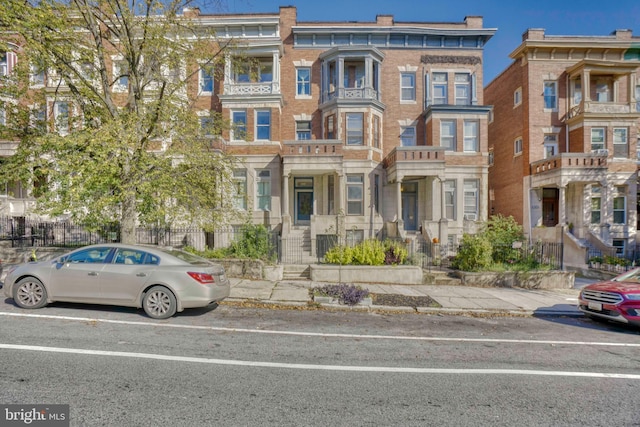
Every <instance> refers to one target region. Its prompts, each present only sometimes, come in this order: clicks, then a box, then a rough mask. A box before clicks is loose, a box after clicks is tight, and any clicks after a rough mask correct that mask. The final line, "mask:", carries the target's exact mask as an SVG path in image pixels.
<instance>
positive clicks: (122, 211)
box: [0, 0, 238, 242]
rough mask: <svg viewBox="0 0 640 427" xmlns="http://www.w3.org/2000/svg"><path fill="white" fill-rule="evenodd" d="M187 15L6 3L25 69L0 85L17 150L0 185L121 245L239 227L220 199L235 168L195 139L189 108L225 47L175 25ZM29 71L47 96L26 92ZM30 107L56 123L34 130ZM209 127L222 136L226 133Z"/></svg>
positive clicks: (116, 5)
mask: <svg viewBox="0 0 640 427" xmlns="http://www.w3.org/2000/svg"><path fill="white" fill-rule="evenodd" d="M191 3H192V0H176V1H171V2H166V1H163V0H149V1H146V2H133V3H132V2H128V1H126V0H100V1H94V0H91V1H80V2H75V1H73V2H69V1H66V0H47V1H36V0H27V1H24V0H5V1H3V2H1V4H0V21H1V22H2V24H3V30H4V31H5V34H11V35H12V36H11V37H14V40H12V41H14V42H15V44H17V45H19V46H20V49H21V58H22V59H21V60H20V61H18V63H17V65H16V69H15V70H14V73H12V76H11V78H8V79H4V80H3V81H2V82H0V97H3V99H4V98H5V97H7V98H11V99H18V100H20V102H18V103H15V104H13V103H12V106H11V111H9V112H8V114H7V120H8V124H7V126H6V128H5V129H3V137H7V138H9V137H11V138H12V139H13V140H19V141H20V144H19V146H18V149H17V152H16V153H15V155H14V156H12V157H11V158H10V159H9V160H8V161H7V162H6V163H5V164H4V165H3V168H2V170H1V171H0V180H4V181H9V182H13V181H21V182H29V181H34V182H38V183H39V185H38V188H37V191H36V195H38V208H39V210H40V211H41V212H42V213H47V214H49V215H51V216H58V215H62V214H65V215H69V216H71V218H72V219H73V220H75V221H79V222H82V223H84V224H87V225H92V224H94V225H95V224H102V223H107V222H110V221H114V220H115V221H118V222H119V223H120V225H121V230H122V241H123V242H132V241H134V239H135V234H134V233H135V227H136V225H137V222H138V221H139V222H141V223H142V224H143V225H158V224H161V225H165V224H171V223H175V222H181V223H190V224H197V225H200V226H202V227H203V228H204V229H207V230H211V229H213V228H214V227H215V226H217V225H221V224H225V223H228V222H230V220H231V219H233V218H236V217H237V216H238V213H237V210H236V209H234V208H233V204H232V200H230V199H231V198H229V197H223V196H224V195H226V194H229V193H230V191H231V189H232V184H233V183H232V178H231V175H232V170H233V167H234V164H233V160H232V159H231V158H230V157H228V156H225V155H224V154H222V153H221V152H220V151H218V150H215V149H214V147H213V146H212V144H211V141H212V140H211V139H209V138H203V137H202V135H201V129H200V118H199V117H198V115H197V114H196V112H195V111H194V108H193V105H194V102H195V97H196V96H197V89H196V88H194V87H193V86H194V84H195V83H193V82H194V81H196V80H197V79H195V78H194V76H196V73H198V72H199V68H200V67H207V68H208V69H209V70H210V71H211V72H212V73H221V72H222V69H223V66H222V64H223V60H224V52H225V51H226V49H227V48H228V47H230V46H229V43H230V42H228V41H224V42H220V41H219V40H220V39H218V38H217V37H216V35H215V34H214V33H213V32H211V31H208V30H206V29H204V28H198V29H197V30H196V28H192V26H193V24H192V23H190V22H188V20H185V19H184V18H183V17H182V10H183V8H184V7H187V6H189V5H190V4H191ZM159 16H162V18H161V19H159V18H158V17H159ZM183 35H186V36H187V37H183ZM114 58H117V59H114ZM185 58H186V63H185ZM114 61H115V63H114ZM31 64H33V65H35V66H36V67H37V68H38V69H40V70H46V71H47V76H48V80H47V84H48V86H47V87H46V88H43V89H42V90H34V89H32V88H30V85H29V84H28V79H29V74H30V70H29V66H30V65H31ZM112 71H113V73H112ZM122 82H124V86H123V83H122ZM34 105H35V106H37V109H38V110H42V109H44V108H46V109H47V110H48V111H49V112H50V113H51V112H54V113H55V112H56V111H58V112H60V111H62V112H63V113H60V114H57V115H56V114H53V115H51V116H55V118H54V119H53V120H52V119H51V117H49V118H48V119H47V120H49V121H48V122H42V121H40V120H38V119H37V118H36V119H35V120H34V110H33V108H34ZM211 119H212V120H211V122H212V123H214V127H215V128H216V130H217V131H220V130H221V129H222V127H224V126H225V125H224V122H223V121H222V120H221V118H220V117H216V116H215V115H214V116H212V117H211ZM34 124H35V125H34ZM6 133H9V134H10V135H8V134H6Z"/></svg>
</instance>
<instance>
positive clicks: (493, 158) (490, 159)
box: [489, 148, 495, 166]
mask: <svg viewBox="0 0 640 427" xmlns="http://www.w3.org/2000/svg"><path fill="white" fill-rule="evenodd" d="M494 160H495V154H493V148H492V149H491V151H489V166H493V162H494Z"/></svg>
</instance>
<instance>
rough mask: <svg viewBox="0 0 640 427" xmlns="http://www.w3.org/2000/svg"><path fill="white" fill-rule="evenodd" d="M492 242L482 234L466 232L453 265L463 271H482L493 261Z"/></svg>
mask: <svg viewBox="0 0 640 427" xmlns="http://www.w3.org/2000/svg"><path fill="white" fill-rule="evenodd" d="M491 253H492V247H491V242H490V241H489V240H488V239H487V238H486V237H485V236H482V235H471V234H465V235H464V236H463V237H462V244H461V245H460V249H459V250H458V254H457V255H456V256H455V257H454V259H453V266H454V267H455V268H458V269H460V270H463V271H480V270H483V269H486V268H488V267H489V266H491V264H492V263H493V260H492V258H491Z"/></svg>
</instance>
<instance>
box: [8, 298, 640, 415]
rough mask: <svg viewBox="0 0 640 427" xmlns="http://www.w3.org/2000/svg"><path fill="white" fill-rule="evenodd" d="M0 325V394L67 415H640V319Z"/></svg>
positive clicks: (251, 317)
mask: <svg viewBox="0 0 640 427" xmlns="http://www.w3.org/2000/svg"><path fill="white" fill-rule="evenodd" d="M0 322H1V323H2V327H1V328H0V360H1V363H0V366H1V368H0V403H3V404H10V403H20V404H24V403H30V404H69V405H70V410H71V425H78V426H79V425H83V426H102V425H105V426H112V425H113V426H157V425H167V426H169V425H170V426H209V425H211V426H213V425H215V426H254V425H260V426H272V425H277V426H306V425H317V426H326V425H332V426H369V425H370V426H378V425H403V426H425V425H439V426H441V425H445V426H446V425H456V426H477V425H492V426H499V425H504V426H512V425H519V426H529V425H531V426H534V425H535V426H558V425H568V426H571V425H576V426H577V425H581V426H585V425H586V426H599V425H602V426H605V425H606V426H614V425H615V426H638V425H640V399H638V393H637V390H638V388H639V386H640V368H639V367H640V332H639V331H637V330H633V329H628V328H624V327H618V326H613V325H608V324H598V323H594V322H592V321H589V320H586V319H571V318H546V319H545V318H474V317H462V316H430V315H419V314H384V313H356V312H330V311H321V310H318V311H313V310H269V309H259V308H246V307H238V306H231V305H229V306H227V305H222V306H220V307H217V308H215V309H213V310H191V311H187V312H185V313H183V314H180V315H178V316H177V317H174V318H172V319H169V320H166V321H153V320H151V319H148V318H146V317H145V316H144V315H143V314H142V312H141V311H139V310H133V309H127V308H113V307H99V306H80V305H73V304H54V305H51V306H48V307H46V308H44V309H41V310H37V311H26V310H21V309H18V308H17V307H15V306H14V305H13V304H12V302H11V300H3V301H0Z"/></svg>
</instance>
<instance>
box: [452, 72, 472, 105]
mask: <svg viewBox="0 0 640 427" xmlns="http://www.w3.org/2000/svg"><path fill="white" fill-rule="evenodd" d="M453 80H454V89H455V94H456V105H471V74H469V73H456V74H455V76H454V78H453Z"/></svg>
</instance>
